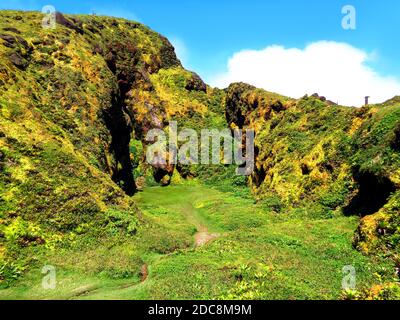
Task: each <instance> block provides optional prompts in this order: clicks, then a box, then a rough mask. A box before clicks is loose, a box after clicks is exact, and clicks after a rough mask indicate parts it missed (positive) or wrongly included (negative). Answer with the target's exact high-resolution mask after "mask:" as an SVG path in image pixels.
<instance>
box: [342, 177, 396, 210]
mask: <svg viewBox="0 0 400 320" xmlns="http://www.w3.org/2000/svg"><path fill="white" fill-rule="evenodd" d="M353 175H354V180H355V181H356V182H357V184H358V192H357V194H356V195H355V196H354V197H353V198H352V199H351V201H350V203H349V204H348V205H347V206H346V207H345V208H344V209H343V212H344V214H345V215H347V216H350V215H358V216H361V217H365V216H368V215H371V214H374V213H376V212H378V211H379V210H380V209H381V208H383V206H385V204H386V203H387V202H388V199H389V197H390V195H391V194H392V193H393V192H395V191H396V187H395V185H394V184H393V182H392V181H391V180H390V179H389V178H387V177H384V176H378V175H375V174H374V173H372V172H369V171H366V172H360V171H358V170H355V172H354V174H353Z"/></svg>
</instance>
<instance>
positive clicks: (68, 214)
mask: <svg viewBox="0 0 400 320" xmlns="http://www.w3.org/2000/svg"><path fill="white" fill-rule="evenodd" d="M0 18H1V19H0V263H1V265H0V269H1V268H2V273H0V278H3V279H4V278H6V276H7V275H9V276H11V277H13V276H14V275H15V274H16V273H18V272H19V271H20V269H18V268H17V267H16V266H15V261H19V259H26V257H31V256H32V252H33V253H34V252H35V250H36V249H35V248H36V247H37V246H46V247H49V248H55V247H57V246H58V245H63V244H64V243H66V242H70V241H75V239H76V237H77V236H79V235H81V234H86V233H90V234H92V235H94V236H99V237H101V236H103V235H104V232H105V230H109V229H110V228H111V229H112V232H114V233H115V232H119V233H121V234H125V235H132V234H135V232H136V230H137V228H138V226H139V225H140V224H141V223H143V221H142V217H141V214H140V212H139V210H138V209H137V208H136V206H135V203H134V201H133V200H132V198H131V197H130V196H131V195H133V194H134V193H135V192H136V191H137V189H138V188H143V187H145V186H146V185H149V184H150V185H151V184H153V183H154V184H157V183H158V184H161V185H169V184H170V183H171V180H173V179H174V178H179V179H180V178H182V177H183V178H192V177H199V178H200V179H205V180H207V179H209V178H210V177H211V178H212V179H214V180H215V179H218V180H225V181H229V183H232V184H233V185H238V184H246V183H247V181H245V180H244V178H242V177H241V178H240V179H239V178H237V177H235V176H234V174H233V170H232V168H227V167H226V166H223V165H221V166H219V167H215V168H211V169H210V168H209V167H202V166H195V167H185V166H177V167H175V166H173V165H168V164H165V165H154V166H150V165H149V164H147V163H146V161H145V159H144V154H145V150H146V147H147V142H146V141H145V140H144V137H145V136H146V134H147V132H148V131H149V130H151V129H154V128H158V129H161V130H167V129H168V125H169V121H170V120H176V121H178V123H179V126H180V127H182V128H193V129H195V130H200V129H201V128H224V127H228V126H230V127H231V128H252V129H254V130H255V132H256V169H255V171H254V173H253V174H252V175H251V177H250V178H249V181H248V185H249V187H250V188H251V190H252V192H253V195H254V197H255V198H256V199H257V200H258V201H259V202H262V203H264V204H265V206H267V207H269V208H270V209H271V210H272V211H275V212H277V213H281V214H287V215H289V216H290V215H293V216H296V217H301V218H304V219H321V218H326V219H329V218H331V217H332V216H334V215H342V214H345V215H358V216H360V217H361V218H362V220H361V224H360V227H359V229H358V230H357V231H356V233H355V239H354V245H355V247H356V248H358V249H360V250H363V251H364V252H367V253H376V252H380V253H382V252H384V254H387V255H389V256H390V257H392V258H393V259H394V260H395V261H396V262H397V263H399V261H398V256H397V252H398V248H399V245H398V241H399V239H400V238H399V235H400V234H399V227H398V226H399V223H400V221H399V206H400V192H399V186H400V169H399V168H400V166H399V164H400V102H399V99H398V98H394V99H392V100H389V101H387V102H386V103H384V104H382V105H373V106H368V107H364V108H361V109H356V108H348V107H342V106H337V105H335V104H334V103H331V102H329V101H327V100H326V99H325V98H323V97H320V96H318V95H313V96H311V97H308V96H305V97H303V98H302V99H299V100H295V99H291V98H288V97H284V96H280V95H277V94H274V93H269V92H266V91H264V90H261V89H256V88H254V87H252V86H249V85H246V84H242V83H237V84H232V85H231V86H230V87H229V88H228V89H226V90H219V89H213V88H210V87H209V86H207V85H206V84H205V83H204V82H203V81H202V80H201V79H200V78H199V76H198V75H196V74H195V73H192V72H190V71H187V70H185V69H184V68H183V67H182V65H181V63H180V61H179V60H178V59H177V57H176V55H175V52H174V48H173V47H172V46H171V44H170V43H169V41H168V40H167V39H166V38H164V37H163V36H161V35H159V34H157V33H156V32H154V31H151V30H150V29H148V28H147V27H145V26H143V25H142V24H140V23H136V22H131V21H127V20H124V19H115V18H107V17H97V16H69V15H62V14H60V13H58V14H57V16H56V21H57V26H56V28H55V29H44V28H43V27H42V19H43V16H42V14H40V13H35V12H15V11H2V12H0ZM266 76H267V75H266ZM239 180H240V181H239ZM29 259H30V258H29ZM24 261H25V262H26V260H24ZM29 261H30V260H29ZM1 266H2V267H1ZM4 270H8V271H7V272H6V271H4Z"/></svg>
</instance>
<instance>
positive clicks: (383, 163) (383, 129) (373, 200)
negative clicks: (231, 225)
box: [226, 83, 400, 252]
mask: <svg viewBox="0 0 400 320" xmlns="http://www.w3.org/2000/svg"><path fill="white" fill-rule="evenodd" d="M226 117H227V120H228V122H229V123H230V124H231V127H239V128H253V129H254V130H255V131H256V148H255V149H256V169H255V171H254V172H253V174H252V176H251V177H250V185H251V186H252V189H253V192H254V193H255V195H256V196H257V197H258V198H259V199H260V200H262V199H270V200H271V199H273V201H279V203H283V204H286V206H288V207H289V208H290V207H292V208H293V210H296V208H298V207H300V208H301V207H307V208H309V209H308V211H311V212H314V216H318V212H320V213H321V214H324V212H325V213H327V212H329V210H341V211H343V213H345V214H347V215H358V216H360V217H365V218H364V220H363V221H362V223H361V225H360V228H359V229H358V231H357V233H356V236H355V246H356V247H358V248H360V249H362V250H364V251H366V252H370V251H371V250H372V249H373V248H377V247H379V248H380V249H382V250H389V251H392V249H393V247H392V245H390V246H388V245H387V244H388V243H390V242H391V241H392V239H394V238H395V237H397V236H398V235H399V234H398V232H399V231H398V229H396V227H395V225H396V224H397V220H396V218H395V217H397V216H398V214H399V207H398V203H399V202H398V197H399V196H400V191H399V187H400V179H399V177H400V169H399V168H400V162H399V157H398V152H399V148H398V144H397V142H398V140H399V138H398V136H399V123H400V104H398V103H397V102H396V100H395V98H394V99H392V100H389V101H388V102H386V103H384V104H383V105H377V106H370V107H367V108H363V109H355V108H347V107H340V106H337V105H335V104H333V103H331V102H329V101H326V99H324V98H323V97H322V98H321V97H320V96H319V95H317V94H316V95H313V96H311V97H307V96H305V97H304V98H302V99H300V100H293V99H289V98H286V97H282V96H278V95H276V94H273V93H269V92H266V91H264V90H260V89H256V88H254V87H252V86H249V85H246V84H243V83H237V84H232V85H231V86H230V87H229V88H228V90H227V96H226ZM371 160H372V161H371ZM274 199H275V200H274ZM365 221H368V223H365ZM382 225H386V226H387V227H386V228H384V229H382ZM371 228H372V229H371ZM382 235H384V236H382Z"/></svg>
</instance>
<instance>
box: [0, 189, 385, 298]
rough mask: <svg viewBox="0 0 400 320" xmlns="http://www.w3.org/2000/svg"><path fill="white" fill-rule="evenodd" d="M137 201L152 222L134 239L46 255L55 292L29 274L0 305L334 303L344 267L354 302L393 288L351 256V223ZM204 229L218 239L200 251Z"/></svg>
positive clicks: (216, 199) (229, 198)
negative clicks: (350, 271)
mask: <svg viewBox="0 0 400 320" xmlns="http://www.w3.org/2000/svg"><path fill="white" fill-rule="evenodd" d="M134 198H135V200H136V201H137V203H138V205H139V207H140V208H141V209H142V211H143V218H145V219H146V220H147V221H149V224H148V225H147V226H144V227H143V229H139V232H138V238H131V239H124V240H123V242H109V241H108V240H107V241H104V242H103V243H102V245H101V246H99V245H96V246H94V247H90V246H87V247H86V248H79V247H77V248H75V249H73V250H70V249H69V250H63V251H61V252H57V253H53V254H50V255H48V256H47V258H46V260H44V261H41V263H39V264H38V266H42V265H43V264H44V263H46V264H51V265H54V266H56V268H57V269H56V270H57V281H58V285H57V289H56V290H54V291H53V290H43V289H42V287H41V279H42V276H43V275H42V274H41V272H40V271H41V270H40V269H34V270H31V271H30V272H29V273H28V274H27V275H26V277H25V278H24V279H23V280H21V281H19V282H18V283H17V284H16V285H15V286H13V287H12V288H9V289H6V290H3V291H0V298H2V299H7V298H15V297H17V298H19V299H31V298H42V299H44V298H46V299H47V298H56V299H60V298H70V299H97V298H101V299H103V298H106V299H216V298H220V299H337V298H340V297H341V295H342V291H341V285H342V278H343V273H342V268H343V266H345V265H353V266H354V267H355V268H356V270H357V280H358V281H357V283H358V286H357V288H358V289H359V291H360V292H361V291H362V290H363V289H366V288H369V287H371V286H372V285H375V284H376V285H378V284H381V283H383V282H384V281H385V280H388V279H391V265H390V264H389V263H387V262H384V261H383V260H380V259H372V258H367V257H365V256H363V255H362V254H360V253H358V252H357V251H355V250H354V249H353V248H352V245H351V238H352V234H353V231H354V228H355V227H356V225H357V219H356V218H346V217H338V218H334V219H330V220H305V219H292V218H290V217H287V216H286V215H277V214H275V213H273V212H271V211H267V210H265V209H264V208H263V207H262V206H260V205H257V204H254V203H253V201H251V200H245V199H242V198H241V197H238V196H235V195H233V194H232V193H224V192H220V191H217V190H215V189H210V188H209V187H204V186H202V185H199V184H197V183H195V182H193V183H191V184H190V185H181V186H172V187H169V188H160V187H155V188H147V189H146V191H144V192H141V193H139V194H137V195H136V196H135V197H134ZM228 212H229V215H228V214H227V213H228ZM201 226H205V227H206V228H207V230H208V232H209V233H214V234H217V235H218V237H217V238H214V239H213V240H211V241H210V242H209V243H208V244H206V245H204V246H201V247H197V248H196V247H195V246H194V241H195V240H194V239H195V237H194V234H195V232H196V230H198V229H199V228H201ZM121 240H122V239H121ZM145 263H146V264H147V265H148V268H149V275H148V278H147V279H146V280H145V281H143V282H140V280H139V279H140V272H141V265H143V264H145Z"/></svg>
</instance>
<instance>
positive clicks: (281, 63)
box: [210, 41, 400, 106]
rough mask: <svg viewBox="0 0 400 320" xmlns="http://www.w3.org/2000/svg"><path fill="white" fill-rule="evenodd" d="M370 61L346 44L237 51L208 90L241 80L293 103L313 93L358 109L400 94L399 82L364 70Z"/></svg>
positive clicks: (371, 57) (316, 44)
mask: <svg viewBox="0 0 400 320" xmlns="http://www.w3.org/2000/svg"><path fill="white" fill-rule="evenodd" d="M374 57H376V54H375V53H371V54H369V53H367V52H365V51H362V50H360V49H357V48H355V47H352V46H351V45H349V44H346V43H338V42H332V41H320V42H315V43H312V44H310V45H308V46H307V47H306V48H304V49H297V48H284V47H282V46H277V45H274V46H269V47H267V48H265V49H263V50H259V51H257V50H243V51H240V52H238V53H235V54H234V55H233V56H232V57H231V58H230V59H229V62H228V71H227V72H225V73H223V74H219V75H216V76H215V77H213V78H212V79H211V81H210V82H211V85H214V86H216V87H227V86H228V85H229V84H230V83H232V82H238V81H243V82H247V83H250V84H252V85H255V86H257V87H260V88H264V89H266V90H268V91H273V92H277V93H281V94H284V95H287V96H290V97H294V98H299V97H301V96H303V95H304V94H312V93H316V92H317V93H319V94H320V95H323V96H326V97H327V98H328V99H330V100H332V101H334V102H339V103H340V104H342V105H354V106H360V105H362V104H363V102H364V97H365V96H370V97H371V98H370V102H371V103H378V102H383V101H385V100H387V99H390V98H392V97H393V96H394V95H400V80H399V79H398V78H397V79H396V78H394V77H389V76H382V75H380V74H378V73H377V72H376V71H375V70H374V69H373V68H371V67H369V66H368V65H367V62H368V61H371V60H372V59H374Z"/></svg>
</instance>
